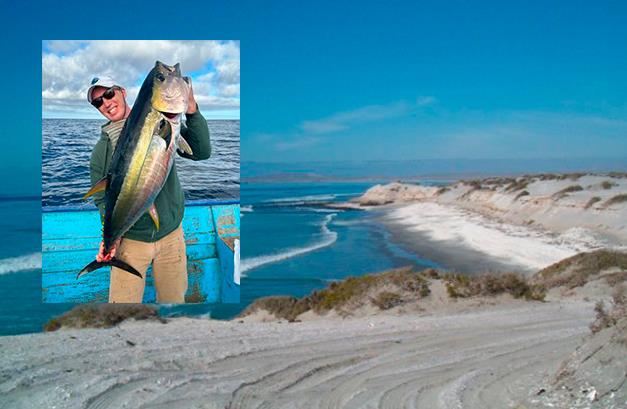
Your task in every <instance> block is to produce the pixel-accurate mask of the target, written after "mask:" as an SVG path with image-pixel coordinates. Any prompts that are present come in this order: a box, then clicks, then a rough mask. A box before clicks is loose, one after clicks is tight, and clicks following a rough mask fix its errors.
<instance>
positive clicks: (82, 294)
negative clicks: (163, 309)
mask: <svg viewBox="0 0 627 409" xmlns="http://www.w3.org/2000/svg"><path fill="white" fill-rule="evenodd" d="M239 210H240V209H239V201H224V200H196V201H188V202H186V206H185V216H184V218H183V231H184V233H185V241H186V244H187V271H188V280H189V281H188V290H187V293H186V295H185V301H186V302H187V303H238V302H239V287H240V286H239V238H240V212H239ZM101 239H102V236H101V222H100V215H99V212H98V210H95V209H94V208H93V207H91V208H88V209H85V208H81V207H67V206H64V207H56V206H55V207H45V208H43V209H42V244H41V247H42V297H43V301H44V302H46V303H66V302H68V303H87V302H107V301H108V299H109V272H110V268H103V269H100V270H98V271H94V272H93V273H89V274H86V275H84V276H82V277H81V278H80V279H78V280H77V279H76V274H77V273H78V272H79V271H80V270H81V269H82V268H83V266H85V265H86V264H87V263H89V262H91V261H93V260H94V257H95V256H96V254H97V252H98V247H99V245H100V241H101ZM143 302H144V303H154V302H156V293H155V287H154V283H153V278H152V270H151V268H149V269H148V273H147V277H146V290H145V291H144V299H143Z"/></svg>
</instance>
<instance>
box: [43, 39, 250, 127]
mask: <svg viewBox="0 0 627 409" xmlns="http://www.w3.org/2000/svg"><path fill="white" fill-rule="evenodd" d="M42 49H43V51H42V100H43V111H44V112H66V113H71V112H76V113H77V114H78V115H79V116H80V115H84V114H86V113H89V114H90V115H91V114H93V112H92V111H93V109H91V107H89V106H88V105H87V101H86V92H87V89H88V87H89V81H90V80H91V78H92V77H93V76H94V75H109V76H111V77H113V78H115V79H116V81H117V82H119V83H120V85H123V86H124V87H125V88H126V89H127V93H128V100H129V103H131V104H132V103H133V102H134V100H135V98H136V96H137V92H138V90H139V85H141V82H143V79H144V78H145V75H146V74H147V72H148V71H149V70H150V69H151V68H152V67H153V66H154V63H155V61H157V60H160V61H162V62H164V63H166V64H175V63H177V62H179V63H180V64H181V68H182V69H183V73H184V74H186V75H189V74H188V73H193V74H194V75H193V76H192V78H193V84H194V95H195V97H196V99H197V101H198V103H199V105H200V108H201V110H202V111H210V110H223V109H224V108H225V107H227V108H232V109H239V106H240V103H239V95H240V94H239V78H240V75H239V69H240V61H239V60H240V47H239V42H238V41H169V40H167V41H166V40H164V41H159V40H138V41H117V40H116V41H83V40H52V41H44V42H43V44H42Z"/></svg>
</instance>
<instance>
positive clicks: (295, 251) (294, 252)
mask: <svg viewBox="0 0 627 409" xmlns="http://www.w3.org/2000/svg"><path fill="white" fill-rule="evenodd" d="M335 216H336V213H333V214H329V215H327V216H326V217H325V218H324V220H323V221H322V224H321V225H320V233H321V235H322V239H321V240H320V241H318V242H317V243H314V244H312V245H310V246H304V247H295V248H289V249H285V250H283V251H281V252H279V253H274V254H266V255H263V256H257V257H251V258H247V259H243V260H242V261H241V264H240V272H241V275H242V276H244V277H245V276H246V274H244V273H245V272H246V271H249V270H252V269H254V268H257V267H260V266H263V265H265V264H270V263H274V262H277V261H281V260H285V259H288V258H292V257H296V256H299V255H301V254H305V253H309V252H311V251H314V250H318V249H321V248H323V247H327V246H329V245H331V244H333V243H334V242H335V241H336V240H337V233H336V232H334V231H332V230H330V229H329V227H328V225H329V223H330V222H331V220H333V217H335Z"/></svg>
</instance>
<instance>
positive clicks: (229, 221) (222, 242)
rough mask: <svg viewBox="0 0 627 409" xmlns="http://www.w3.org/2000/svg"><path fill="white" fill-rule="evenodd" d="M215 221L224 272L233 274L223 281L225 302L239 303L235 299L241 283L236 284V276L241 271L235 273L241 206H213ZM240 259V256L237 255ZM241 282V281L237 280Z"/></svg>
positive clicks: (226, 276)
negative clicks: (236, 243) (236, 241)
mask: <svg viewBox="0 0 627 409" xmlns="http://www.w3.org/2000/svg"><path fill="white" fill-rule="evenodd" d="M211 210H212V213H213V220H214V223H215V225H216V226H218V228H217V230H218V238H219V240H217V249H216V250H217V251H218V255H219V259H220V264H221V269H222V271H232V272H233V274H225V276H224V278H223V280H222V288H221V292H222V294H224V295H225V296H224V297H225V298H224V302H226V303H237V302H239V297H238V298H235V293H236V291H237V288H239V283H236V280H235V275H237V276H239V271H235V260H234V257H235V253H234V250H235V240H239V239H240V235H239V231H240V226H239V220H240V215H239V206H237V207H234V206H213V207H212V209H211ZM237 256H238V257H239V254H237ZM237 281H239V280H237Z"/></svg>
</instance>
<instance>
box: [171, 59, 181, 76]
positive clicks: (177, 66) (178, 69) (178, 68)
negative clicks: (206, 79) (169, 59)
mask: <svg viewBox="0 0 627 409" xmlns="http://www.w3.org/2000/svg"><path fill="white" fill-rule="evenodd" d="M172 68H174V72H175V73H176V74H177V75H181V63H178V62H177V63H176V64H174V67H172Z"/></svg>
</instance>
